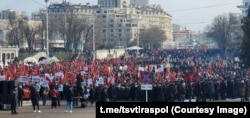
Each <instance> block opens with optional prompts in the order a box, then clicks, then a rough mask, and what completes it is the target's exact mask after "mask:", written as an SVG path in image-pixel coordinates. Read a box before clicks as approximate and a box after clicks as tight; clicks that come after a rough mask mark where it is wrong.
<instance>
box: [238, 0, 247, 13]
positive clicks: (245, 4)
mask: <svg viewBox="0 0 250 118" xmlns="http://www.w3.org/2000/svg"><path fill="white" fill-rule="evenodd" d="M242 3H243V4H242V5H240V6H237V7H238V8H239V9H240V10H241V11H242V17H245V16H247V14H248V12H249V6H250V0H242Z"/></svg>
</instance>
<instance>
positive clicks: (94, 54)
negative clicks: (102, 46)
mask: <svg viewBox="0 0 250 118" xmlns="http://www.w3.org/2000/svg"><path fill="white" fill-rule="evenodd" d="M92 19H93V61H95V58H96V57H95V56H96V52H95V8H93V18H92Z"/></svg>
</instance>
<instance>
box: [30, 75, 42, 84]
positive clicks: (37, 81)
mask: <svg viewBox="0 0 250 118" xmlns="http://www.w3.org/2000/svg"><path fill="white" fill-rule="evenodd" d="M32 83H37V84H41V78H40V76H32Z"/></svg>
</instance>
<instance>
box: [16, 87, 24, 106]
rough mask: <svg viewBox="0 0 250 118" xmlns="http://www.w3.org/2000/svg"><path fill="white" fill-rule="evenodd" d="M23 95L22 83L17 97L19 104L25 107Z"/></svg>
mask: <svg viewBox="0 0 250 118" xmlns="http://www.w3.org/2000/svg"><path fill="white" fill-rule="evenodd" d="M23 96H24V91H23V88H22V86H21V85H20V86H19V87H18V94H17V99H18V106H19V107H23Z"/></svg>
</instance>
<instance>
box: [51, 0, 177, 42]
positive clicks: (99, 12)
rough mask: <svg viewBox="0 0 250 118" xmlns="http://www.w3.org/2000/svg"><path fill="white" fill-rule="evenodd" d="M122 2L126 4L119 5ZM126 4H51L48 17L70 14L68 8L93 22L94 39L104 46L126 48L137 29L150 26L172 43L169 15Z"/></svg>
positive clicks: (102, 0)
mask: <svg viewBox="0 0 250 118" xmlns="http://www.w3.org/2000/svg"><path fill="white" fill-rule="evenodd" d="M124 1H126V4H125V5H123V6H122V5H120V3H121V2H124ZM127 2H129V0H118V1H117V0H98V5H93V6H89V5H80V4H79V5H71V4H69V3H62V4H51V5H50V6H49V16H50V17H57V16H59V15H63V14H68V13H70V9H71V10H73V12H74V14H77V15H78V17H80V18H83V19H85V20H86V22H88V24H93V23H94V34H95V38H96V40H97V41H100V42H102V43H104V44H105V45H108V44H112V45H113V46H114V45H116V46H118V45H122V44H125V46H126V44H128V43H129V42H131V41H134V40H136V39H138V38H139V33H140V31H141V30H143V29H148V28H151V27H159V28H160V29H162V30H163V31H164V32H165V35H166V37H167V40H169V41H172V40H173V35H172V33H173V31H172V16H171V15H170V14H168V13H166V12H165V11H164V10H163V9H161V8H160V7H159V6H144V7H134V6H129V4H127ZM116 3H117V4H116ZM115 4H116V5H115ZM56 34H57V33H56ZM84 36H85V34H83V37H84ZM53 39H62V38H60V35H59V34H57V35H56V36H53ZM83 40H84V39H83ZM82 42H83V43H84V41H82Z"/></svg>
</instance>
